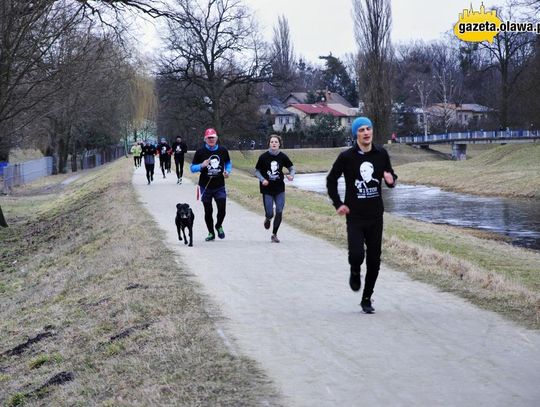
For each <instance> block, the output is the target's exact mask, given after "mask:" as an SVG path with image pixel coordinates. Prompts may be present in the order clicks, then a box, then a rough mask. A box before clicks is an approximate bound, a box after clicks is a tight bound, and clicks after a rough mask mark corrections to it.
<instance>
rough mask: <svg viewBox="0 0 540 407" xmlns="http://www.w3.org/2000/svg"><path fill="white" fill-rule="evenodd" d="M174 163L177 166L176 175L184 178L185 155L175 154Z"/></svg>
mask: <svg viewBox="0 0 540 407" xmlns="http://www.w3.org/2000/svg"><path fill="white" fill-rule="evenodd" d="M174 165H175V166H176V177H177V178H182V177H183V176H184V155H183V154H182V156H181V157H180V156H178V157H177V156H176V155H175V156H174Z"/></svg>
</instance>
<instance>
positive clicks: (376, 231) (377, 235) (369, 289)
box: [347, 217, 383, 297]
mask: <svg viewBox="0 0 540 407" xmlns="http://www.w3.org/2000/svg"><path fill="white" fill-rule="evenodd" d="M382 232H383V218H382V217H380V218H377V219H370V220H358V219H352V218H347V241H348V247H349V264H350V265H351V271H353V272H360V266H361V264H362V263H363V262H364V256H365V258H366V279H365V284H364V293H363V295H362V297H371V295H372V294H373V289H374V288H375V282H376V281H377V277H378V276H379V268H380V266H381V244H382ZM364 242H365V244H366V250H365V252H364Z"/></svg>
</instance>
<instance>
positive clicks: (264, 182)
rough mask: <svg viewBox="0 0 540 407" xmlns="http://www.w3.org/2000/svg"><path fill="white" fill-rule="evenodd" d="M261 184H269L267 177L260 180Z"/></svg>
mask: <svg viewBox="0 0 540 407" xmlns="http://www.w3.org/2000/svg"><path fill="white" fill-rule="evenodd" d="M261 184H263V185H264V186H267V185H268V184H269V182H268V180H267V179H265V180H263V181H262V182H261Z"/></svg>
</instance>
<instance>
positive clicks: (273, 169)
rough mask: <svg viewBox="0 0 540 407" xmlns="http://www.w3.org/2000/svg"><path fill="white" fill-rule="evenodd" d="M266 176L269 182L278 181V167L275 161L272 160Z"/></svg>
mask: <svg viewBox="0 0 540 407" xmlns="http://www.w3.org/2000/svg"><path fill="white" fill-rule="evenodd" d="M267 174H268V179H269V180H270V181H276V180H278V179H279V178H280V177H279V165H278V163H277V161H275V160H273V161H272V162H270V170H269V171H267Z"/></svg>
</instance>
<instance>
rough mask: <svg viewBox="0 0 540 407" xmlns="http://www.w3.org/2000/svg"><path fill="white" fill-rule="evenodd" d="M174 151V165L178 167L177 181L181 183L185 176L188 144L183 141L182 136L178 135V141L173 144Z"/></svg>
mask: <svg viewBox="0 0 540 407" xmlns="http://www.w3.org/2000/svg"><path fill="white" fill-rule="evenodd" d="M172 152H173V154H174V166H175V167H176V178H177V181H176V183H177V184H181V183H182V177H183V176H184V154H185V153H186V152H187V145H186V143H184V142H183V141H182V137H180V136H178V137H176V141H175V142H174V143H173V145H172Z"/></svg>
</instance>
